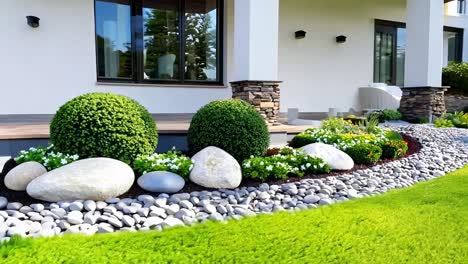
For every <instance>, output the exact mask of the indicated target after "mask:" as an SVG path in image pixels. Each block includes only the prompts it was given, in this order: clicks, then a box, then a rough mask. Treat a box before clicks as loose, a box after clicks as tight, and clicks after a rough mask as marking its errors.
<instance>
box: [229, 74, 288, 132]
mask: <svg viewBox="0 0 468 264" xmlns="http://www.w3.org/2000/svg"><path fill="white" fill-rule="evenodd" d="M280 83H281V82H279V81H236V82H231V87H232V98H234V99H241V100H244V101H246V102H248V103H250V104H251V105H253V106H254V107H255V109H257V111H259V112H260V114H261V116H262V117H263V118H265V120H266V121H267V123H268V124H269V125H279V122H278V117H279V111H280V88H279V84H280Z"/></svg>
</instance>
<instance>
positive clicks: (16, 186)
mask: <svg viewBox="0 0 468 264" xmlns="http://www.w3.org/2000/svg"><path fill="white" fill-rule="evenodd" d="M45 173H47V170H46V168H45V167H44V166H42V164H40V163H38V162H35V161H28V162H25V163H21V164H20V165H18V166H16V167H14V168H13V169H12V170H11V171H9V172H8V173H7V175H6V176H5V179H4V181H5V186H6V187H7V188H8V189H10V190H14V191H24V190H26V186H28V184H29V183H30V182H31V181H32V180H34V179H35V178H37V177H39V176H41V175H43V174H45Z"/></svg>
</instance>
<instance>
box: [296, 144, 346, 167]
mask: <svg viewBox="0 0 468 264" xmlns="http://www.w3.org/2000/svg"><path fill="white" fill-rule="evenodd" d="M302 150H303V151H304V152H305V153H307V154H309V155H311V156H315V157H319V158H322V159H323V161H325V162H326V163H327V164H328V165H330V168H331V169H332V170H350V169H352V168H353V167H354V161H353V159H352V158H351V157H350V156H349V155H348V154H346V153H344V152H343V151H341V150H339V149H337V148H335V147H333V146H332V145H327V144H323V143H314V144H310V145H307V146H304V147H302Z"/></svg>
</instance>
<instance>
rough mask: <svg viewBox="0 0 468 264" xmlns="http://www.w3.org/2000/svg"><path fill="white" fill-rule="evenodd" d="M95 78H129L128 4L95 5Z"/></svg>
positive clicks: (130, 65)
mask: <svg viewBox="0 0 468 264" xmlns="http://www.w3.org/2000/svg"><path fill="white" fill-rule="evenodd" d="M96 14H99V15H98V16H96V45H97V57H98V76H100V77H108V78H123V79H129V78H131V77H132V52H131V50H132V47H131V43H132V41H131V30H130V18H131V16H130V1H119V3H111V2H107V1H97V2H96Z"/></svg>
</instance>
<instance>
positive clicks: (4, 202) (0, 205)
mask: <svg viewBox="0 0 468 264" xmlns="http://www.w3.org/2000/svg"><path fill="white" fill-rule="evenodd" d="M7 204H8V199H7V198H5V197H3V196H0V209H3V208H5V207H6V206H7Z"/></svg>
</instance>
